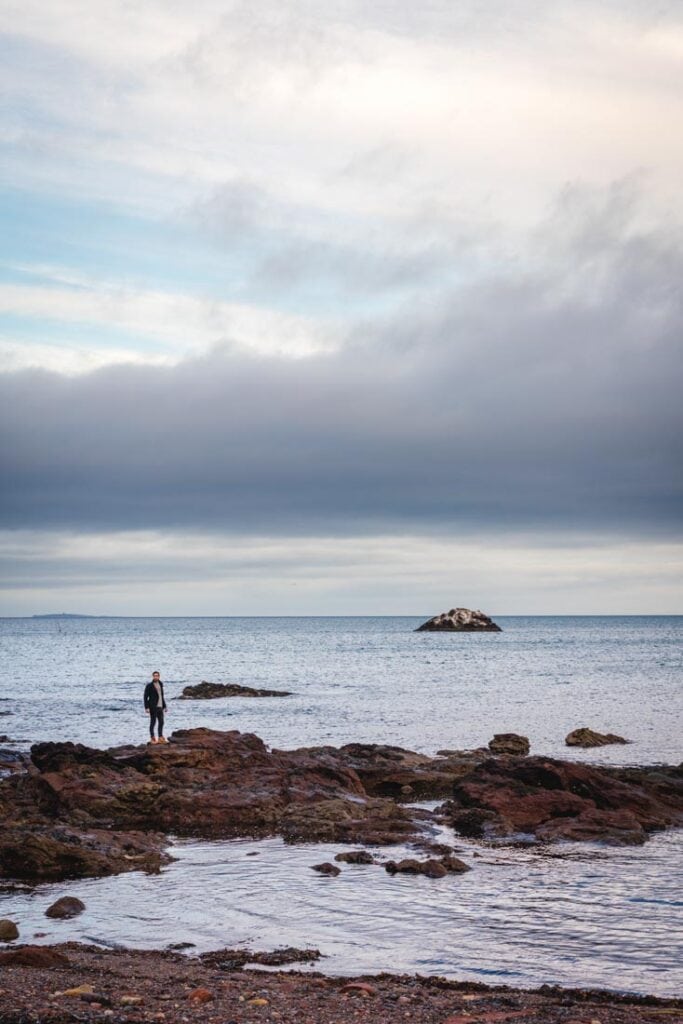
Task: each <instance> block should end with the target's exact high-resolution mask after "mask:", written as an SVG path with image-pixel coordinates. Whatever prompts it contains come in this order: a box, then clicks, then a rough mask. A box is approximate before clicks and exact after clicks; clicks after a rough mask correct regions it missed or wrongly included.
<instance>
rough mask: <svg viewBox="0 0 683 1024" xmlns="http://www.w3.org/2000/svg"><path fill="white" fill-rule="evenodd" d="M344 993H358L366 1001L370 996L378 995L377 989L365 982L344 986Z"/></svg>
mask: <svg viewBox="0 0 683 1024" xmlns="http://www.w3.org/2000/svg"><path fill="white" fill-rule="evenodd" d="M342 992H352V993H357V994H358V995H360V996H364V997H365V998H366V999H367V998H368V996H376V995H377V989H376V988H373V987H372V985H368V984H367V982H365V981H349V982H347V984H346V985H342Z"/></svg>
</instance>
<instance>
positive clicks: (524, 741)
mask: <svg viewBox="0 0 683 1024" xmlns="http://www.w3.org/2000/svg"><path fill="white" fill-rule="evenodd" d="M489 750H490V751H491V753H492V754H519V755H522V756H523V755H525V754H528V753H529V751H530V750H531V745H530V744H529V740H528V738H527V737H526V736H519V735H518V734H517V733H516V732H497V733H496V734H495V736H494V737H493V739H492V740H489Z"/></svg>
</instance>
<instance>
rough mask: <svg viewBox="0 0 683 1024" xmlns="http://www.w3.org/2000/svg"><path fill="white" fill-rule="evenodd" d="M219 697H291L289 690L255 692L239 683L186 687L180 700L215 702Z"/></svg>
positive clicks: (200, 684) (204, 683) (202, 684)
mask: <svg viewBox="0 0 683 1024" xmlns="http://www.w3.org/2000/svg"><path fill="white" fill-rule="evenodd" d="M218 697H291V692H290V691H289V690H254V689H253V688H252V687H251V686H239V685H238V684H237V683H207V682H203V683H198V684H197V685H196V686H186V687H185V689H184V690H183V692H182V693H181V695H180V697H178V700H215V699H216V698H218Z"/></svg>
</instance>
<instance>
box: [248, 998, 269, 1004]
mask: <svg viewBox="0 0 683 1024" xmlns="http://www.w3.org/2000/svg"><path fill="white" fill-rule="evenodd" d="M248 1003H249V1006H268V1000H267V999H263V997H262V996H257V997H256V998H255V999H249V1000H248Z"/></svg>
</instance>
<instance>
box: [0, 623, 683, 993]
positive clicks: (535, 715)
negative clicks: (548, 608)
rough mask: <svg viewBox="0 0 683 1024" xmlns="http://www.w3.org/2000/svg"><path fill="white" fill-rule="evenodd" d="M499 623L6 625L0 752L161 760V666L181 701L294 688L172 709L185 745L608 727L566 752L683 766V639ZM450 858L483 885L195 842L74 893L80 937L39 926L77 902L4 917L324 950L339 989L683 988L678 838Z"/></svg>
mask: <svg viewBox="0 0 683 1024" xmlns="http://www.w3.org/2000/svg"><path fill="white" fill-rule="evenodd" d="M425 617H426V616H425ZM499 621H500V624H501V625H502V626H503V629H504V632H503V633H501V634H490V635H478V636H477V635H468V634H462V635H447V634H419V633H414V632H413V631H412V630H413V629H414V627H415V626H416V625H418V624H419V622H420V619H417V618H416V619H411V618H355V619H348V618H341V619H332V618H330V619H284V618H278V619H74V620H61V621H57V620H20V619H15V620H10V619H6V620H0V644H1V651H2V661H1V663H0V697H2V700H1V701H0V733H6V734H8V735H9V736H10V737H11V738H13V739H16V740H19V741H20V743H21V745H24V744H28V743H29V742H33V741H35V740H37V739H62V740H66V739H70V740H74V741H80V742H85V743H90V744H93V745H97V746H104V745H109V744H113V743H119V742H129V741H130V740H137V739H139V740H143V739H144V738H145V726H146V717H145V716H144V714H143V713H142V687H143V685H144V682H145V681H146V680H147V679H148V678H149V676H150V674H151V671H152V670H153V669H156V668H158V669H159V670H160V671H161V673H162V676H163V678H164V680H165V682H166V687H167V694H168V696H169V697H173V696H174V695H176V694H177V693H179V692H180V690H181V689H182V686H183V685H186V684H187V683H196V682H198V681H200V680H202V679H208V680H212V681H216V682H230V681H232V682H240V683H244V684H246V685H251V686H267V687H272V688H280V689H290V690H293V691H294V696H292V697H289V698H282V699H269V700H249V699H239V698H238V699H231V700H224V701H210V702H197V703H194V702H177V703H176V702H171V704H170V706H171V711H170V715H169V729H168V730H167V731H170V730H171V729H173V728H178V727H183V728H187V727H192V726H196V725H207V726H213V727H215V728H239V729H241V730H244V731H253V732H256V733H258V734H259V735H260V736H261V737H262V738H263V739H264V740H265V741H266V742H267V743H268V744H270V745H273V746H282V747H296V746H301V745H305V744H320V743H334V744H341V743H344V742H350V741H359V740H360V741H370V742H373V741H374V742H384V743H396V744H399V745H401V746H405V747H409V748H412V749H418V750H423V751H427V752H429V753H433V752H435V751H436V750H437V749H440V748H442V747H473V746H478V745H481V744H483V743H485V742H486V741H487V740H488V739H489V738H490V737H491V735H492V734H493V733H494V732H501V731H518V732H523V733H524V734H525V735H527V736H529V738H530V740H531V744H532V750H533V751H535V752H538V753H546V754H554V755H560V756H567V754H568V751H567V748H566V747H565V746H564V743H563V740H564V736H565V734H566V733H567V732H568V731H569V730H570V729H573V728H576V727H577V726H580V725H589V726H591V727H592V728H595V729H599V730H608V731H612V732H617V733H620V734H622V735H624V736H627V737H629V738H630V739H632V740H633V743H632V744H631V745H629V746H625V747H608V748H605V749H601V750H598V751H587V752H572V753H571V756H573V757H580V758H582V759H586V760H597V761H604V762H611V763H645V762H660V761H665V762H668V763H677V762H679V761H680V760H681V757H682V756H683V752H682V750H681V745H682V744H681V736H682V734H683V729H682V728H681V713H680V712H681V667H682V663H683V659H682V648H681V639H682V638H683V619H681V618H675V617H668V618H664V617H662V618H508V619H503V618H501V619H500V620H499ZM3 711H4V712H10V713H9V714H5V715H2V712H3ZM447 838H449V839H450V840H452V841H453V842H454V843H455V844H456V845H457V846H459V847H460V848H461V849H462V850H463V851H464V852H463V854H461V855H462V856H464V857H465V859H468V860H470V863H471V864H472V865H473V867H474V870H473V871H471V872H469V873H468V874H467V875H464V876H456V877H448V878H447V879H442V880H438V881H431V880H429V879H423V878H419V879H414V878H413V879H411V878H401V877H394V878H391V877H390V876H389V875H387V874H386V872H384V871H383V870H382V869H381V867H360V866H344V870H343V873H342V874H341V875H340V876H339V877H338V878H336V879H327V878H322V877H319V876H318V875H316V874H315V873H314V872H312V871H311V870H310V865H311V864H314V863H318V862H319V861H321V860H327V859H331V858H332V857H333V856H334V854H335V853H336V852H338V851H339V850H340V849H341V847H331V848H328V847H325V846H314V847H309V846H304V847H287V846H284V844H282V843H281V842H280V841H279V840H276V839H273V840H267V841H265V842H260V843H256V844H255V843H253V842H230V843H195V842H184V841H183V842H179V843H177V844H176V846H175V848H174V851H173V852H174V854H175V856H176V857H177V860H176V861H175V863H173V864H171V865H170V866H169V867H168V868H167V869H165V871H164V872H162V874H161V875H159V876H156V877H148V876H145V875H141V874H138V873H132V874H129V875H123V876H119V877H117V878H113V879H105V880H89V881H81V882H77V883H73V884H72V883H70V884H69V886H68V890H69V891H70V892H73V893H74V894H76V895H80V896H81V897H82V898H83V899H84V900H85V902H86V903H87V911H86V913H85V914H83V915H82V917H80V918H78V919H76V920H75V921H72V922H54V921H51V920H49V919H47V918H45V917H44V915H43V912H44V909H45V908H46V907H47V906H48V905H49V902H50V901H51V899H52V898H55V897H56V896H57V895H60V894H62V893H63V892H64V891H65V886H64V885H63V884H61V885H56V886H39V887H37V888H35V889H31V890H26V891H16V890H13V891H0V917H6V916H9V917H13V918H14V919H17V920H18V921H19V922H20V924H21V927H22V937H24V938H26V937H27V936H30V935H31V934H32V933H33V932H45V933H46V935H45V937H44V938H42V939H41V940H40V941H46V942H49V941H55V940H58V939H62V938H67V937H69V938H70V937H80V938H83V937H84V936H90V937H95V938H97V939H98V940H101V941H105V942H107V941H108V942H121V943H124V944H127V945H132V946H139V947H156V946H159V945H164V944H166V943H167V942H170V941H190V942H194V943H195V944H196V948H197V949H199V950H204V949H210V948H216V947H218V946H224V945H237V944H242V943H246V944H248V945H250V946H252V947H253V948H262V949H263V948H272V947H274V946H276V945H282V944H286V945H310V944H313V945H316V946H318V947H319V948H320V949H321V950H322V952H323V953H324V954H326V959H325V960H324V961H323V962H322V969H324V970H330V971H334V972H347V973H354V972H356V973H361V972H364V971H368V970H387V969H388V970H402V971H403V970H406V971H413V970H416V971H420V972H422V973H436V974H446V975H450V976H453V977H461V978H466V977H467V978H476V979H479V980H490V981H492V982H495V981H501V982H503V981H504V982H507V983H511V984H519V985H526V984H536V983H541V982H560V983H564V984H572V985H598V986H602V987H606V988H612V989H619V990H631V991H640V992H645V991H649V992H654V993H660V994H675V993H677V992H679V993H680V991H681V990H682V989H683V985H682V984H681V978H680V975H679V974H678V965H679V964H680V963H681V960H682V959H683V944H682V934H681V910H682V903H681V899H682V897H681V889H682V882H683V833H681V832H671V833H668V834H666V835H658V836H655V837H654V838H653V839H652V840H651V841H650V842H649V843H648V844H646V846H644V847H642V848H637V849H630V848H629V849H615V848H600V847H596V846H586V845H580V846H579V845H571V846H569V845H565V846H562V847H559V848H557V847H556V848H553V850H552V851H551V852H552V856H539V855H538V854H534V853H531V852H529V851H526V850H516V849H496V850H487V849H482V850H480V852H481V854H482V855H481V857H478V858H475V857H474V856H473V854H474V851H475V850H476V849H478V848H477V847H476V846H474V845H473V844H470V843H467V842H465V841H463V840H462V839H461V838H459V837H453V836H448V837H447ZM253 851H258V854H259V855H258V856H255V857H247V856H246V854H247V853H249V852H253ZM395 853H396V851H395V850H393V849H392V856H393V855H395ZM560 853H561V856H558V854H560Z"/></svg>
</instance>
